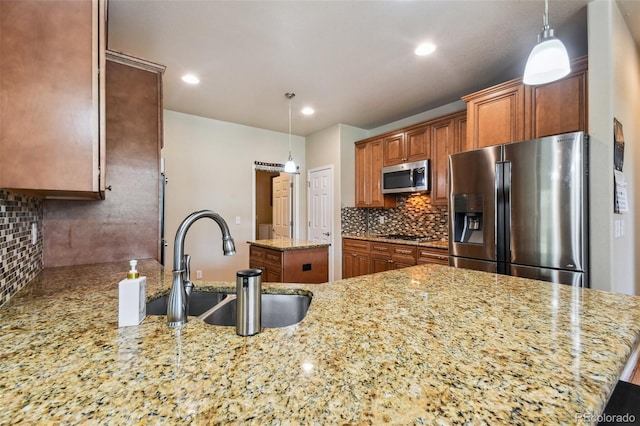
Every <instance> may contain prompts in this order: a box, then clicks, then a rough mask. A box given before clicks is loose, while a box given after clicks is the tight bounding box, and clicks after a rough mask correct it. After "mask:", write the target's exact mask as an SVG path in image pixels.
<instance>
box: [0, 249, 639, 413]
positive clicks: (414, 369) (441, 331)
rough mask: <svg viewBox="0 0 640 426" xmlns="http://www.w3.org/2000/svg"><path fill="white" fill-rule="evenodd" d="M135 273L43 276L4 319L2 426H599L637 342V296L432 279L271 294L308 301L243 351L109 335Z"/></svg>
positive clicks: (216, 332) (239, 345) (161, 334)
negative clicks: (298, 318) (126, 282)
mask: <svg viewBox="0 0 640 426" xmlns="http://www.w3.org/2000/svg"><path fill="white" fill-rule="evenodd" d="M127 269H128V264H127V262H118V263H108V264H101V265H90V266H81V267H64V268H51V269H45V270H44V271H43V272H42V273H41V274H39V275H38V277H37V278H36V279H34V280H33V281H32V282H31V283H30V284H29V285H28V286H27V287H26V288H25V289H23V291H21V292H20V293H19V294H18V295H16V296H15V297H14V298H13V299H11V300H10V301H9V302H8V304H6V305H5V306H3V307H2V308H1V309H0V313H1V318H2V322H1V325H0V328H1V332H0V341H1V344H0V359H2V362H1V363H0V374H1V376H2V381H1V382H0V407H2V408H1V409H0V424H2V425H8V424H15V423H20V422H25V423H28V424H36V423H43V424H51V423H62V424H64V423H67V424H77V423H83V424H87V423H89V424H92V423H102V424H132V423H133V424H187V423H189V424H214V423H215V424H227V423H240V422H242V423H249V424H266V423H275V424H280V423H285V424H286V423H291V424H312V423H313V424H337V423H340V424H380V423H384V422H389V423H393V424H410V423H413V424H454V423H455V424H460V423H467V424H505V423H507V424H526V423H535V424H576V423H577V424H582V423H593V422H594V421H595V418H594V417H588V416H589V415H598V414H599V413H601V411H602V410H603V408H604V405H605V403H606V401H607V399H608V397H609V395H610V393H611V392H612V390H613V387H614V385H615V383H616V382H617V380H618V378H619V375H620V374H621V372H622V369H623V367H624V365H625V363H626V361H627V358H628V357H629V355H630V353H631V351H632V349H633V348H634V346H635V345H636V343H637V342H638V338H639V336H640V297H631V296H624V295H618V294H614V293H606V292H601V291H595V290H585V289H581V288H573V287H568V286H563V285H558V284H551V283H544V282H539V281H531V280H526V279H521V278H514V277H508V276H499V275H494V274H487V273H483V272H477V271H469V270H463V269H455V268H451V267H448V266H439V265H420V266H414V267H411V268H405V269H400V270H395V271H388V272H383V273H379V274H372V275H366V276H362V277H357V278H352V279H348V280H341V281H337V282H334V283H327V284H321V285H317V284H316V285H302V284H278V285H271V286H268V291H276V292H277V291H285V292H289V291H293V290H294V289H300V290H304V291H310V292H312V293H313V301H312V302H311V306H310V308H309V311H308V313H307V316H306V318H305V319H304V320H303V321H302V322H300V323H299V324H296V325H292V326H289V327H286V328H280V329H265V330H264V331H263V332H262V333H260V334H258V335H256V336H253V337H240V336H237V335H236V333H235V328H234V327H216V326H210V325H207V324H205V323H204V322H203V321H201V320H199V319H197V318H192V319H190V321H189V323H188V324H186V325H185V326H184V327H182V328H177V329H172V328H169V327H167V325H166V323H165V320H164V317H161V316H156V317H149V316H148V317H147V318H146V319H145V320H144V322H143V323H142V324H141V325H139V326H134V327H126V328H118V327H117V317H118V313H117V310H118V290H117V288H118V281H119V280H120V279H122V278H123V275H124V274H125V273H126V270H127ZM139 270H140V272H141V273H142V274H143V275H145V276H147V279H148V295H149V297H153V296H154V295H156V294H157V293H159V292H165V293H166V292H167V291H168V289H169V287H170V279H171V276H170V275H171V274H170V273H169V272H168V271H167V272H166V273H165V272H164V271H163V270H162V268H161V267H160V266H159V265H158V264H157V263H156V262H155V261H149V260H147V261H141V262H140V263H139ZM196 285H197V286H200V287H201V288H202V287H203V286H210V288H227V289H231V288H233V283H225V282H206V283H198V282H196Z"/></svg>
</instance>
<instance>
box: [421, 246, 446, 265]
mask: <svg viewBox="0 0 640 426" xmlns="http://www.w3.org/2000/svg"><path fill="white" fill-rule="evenodd" d="M418 263H438V264H441V265H448V264H449V252H448V251H447V250H438V249H429V248H419V249H418Z"/></svg>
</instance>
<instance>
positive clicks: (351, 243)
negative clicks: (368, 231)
mask: <svg viewBox="0 0 640 426" xmlns="http://www.w3.org/2000/svg"><path fill="white" fill-rule="evenodd" d="M342 249H343V250H347V251H360V252H363V253H369V250H370V249H371V243H370V242H369V241H363V240H352V239H350V238H345V239H343V240H342Z"/></svg>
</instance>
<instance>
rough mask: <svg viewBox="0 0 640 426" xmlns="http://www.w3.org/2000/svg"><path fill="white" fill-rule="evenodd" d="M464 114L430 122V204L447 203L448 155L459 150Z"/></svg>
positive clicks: (462, 134) (463, 134)
mask: <svg viewBox="0 0 640 426" xmlns="http://www.w3.org/2000/svg"><path fill="white" fill-rule="evenodd" d="M466 116H467V114H466V112H462V113H456V114H452V115H450V116H447V117H446V118H444V119H441V120H439V121H437V122H434V123H432V124H431V176H432V184H431V204H434V205H447V202H448V199H449V184H448V181H449V155H451V154H455V153H456V152H459V151H460V145H461V143H462V140H463V139H462V138H464V137H465V136H466Z"/></svg>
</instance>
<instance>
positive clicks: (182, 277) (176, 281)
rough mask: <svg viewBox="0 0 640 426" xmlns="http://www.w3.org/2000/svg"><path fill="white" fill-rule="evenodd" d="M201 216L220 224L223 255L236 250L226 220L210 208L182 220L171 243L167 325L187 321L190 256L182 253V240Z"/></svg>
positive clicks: (175, 324)
mask: <svg viewBox="0 0 640 426" xmlns="http://www.w3.org/2000/svg"><path fill="white" fill-rule="evenodd" d="M203 217H208V218H209V219H213V220H214V221H215V222H216V223H217V224H218V226H220V230H221V231H222V252H223V253H224V255H225V256H231V255H232V254H235V252H236V247H235V244H234V243H233V238H231V233H230V232H229V227H228V226H227V222H225V221H224V219H223V218H222V217H221V216H220V215H219V214H218V213H214V212H212V211H211V210H201V211H198V212H193V213H191V214H190V215H189V216H187V217H186V218H185V219H184V220H183V221H182V223H181V224H180V226H179V227H178V231H177V232H176V239H175V241H174V243H173V284H172V285H171V292H170V293H169V300H168V303H167V325H169V327H179V326H181V325H184V324H186V323H187V306H188V304H189V295H191V290H192V289H193V283H192V282H191V277H190V267H191V256H189V255H188V254H184V240H185V238H186V236H187V231H188V230H189V228H190V227H191V225H192V224H193V223H194V222H195V221H197V220H198V219H202V218H203Z"/></svg>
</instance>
